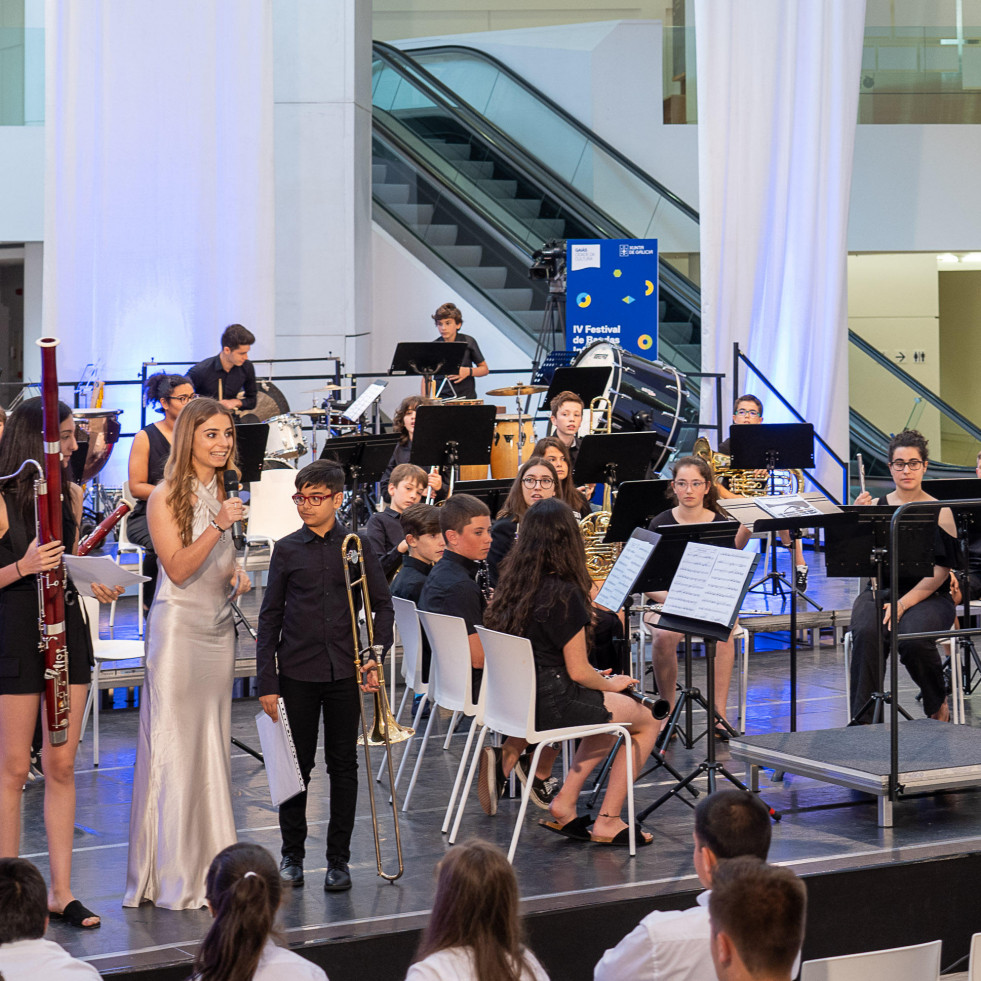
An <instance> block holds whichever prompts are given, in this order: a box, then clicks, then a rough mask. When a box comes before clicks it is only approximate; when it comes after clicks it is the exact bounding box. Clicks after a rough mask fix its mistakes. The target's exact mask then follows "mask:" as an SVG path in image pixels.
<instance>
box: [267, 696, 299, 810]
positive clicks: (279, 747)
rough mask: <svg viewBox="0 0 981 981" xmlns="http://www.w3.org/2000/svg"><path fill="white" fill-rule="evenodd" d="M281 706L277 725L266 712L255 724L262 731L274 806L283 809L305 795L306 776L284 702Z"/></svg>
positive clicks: (279, 706) (280, 701)
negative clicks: (284, 803)
mask: <svg viewBox="0 0 981 981" xmlns="http://www.w3.org/2000/svg"><path fill="white" fill-rule="evenodd" d="M277 707H278V709H279V720H278V721H277V722H273V720H272V719H270V718H269V716H268V715H266V713H265V712H260V713H259V714H258V715H257V716H256V717H255V724H256V727H257V728H258V730H259V744H260V746H261V747H262V757H263V762H264V763H265V767H266V777H267V778H268V780H269V795H270V796H271V797H272V802H273V804H274V805H275V806H276V807H279V805H280V804H282V803H283V801H287V800H289V799H290V798H291V797H295V796H296V795H297V794H301V793H303V774H302V773H301V772H300V763H299V760H297V758H296V747H295V746H294V745H293V733H292V732H291V731H290V723H289V719H288V718H287V717H286V705H285V704H284V703H283V700H282V699H279V701H278V702H277Z"/></svg>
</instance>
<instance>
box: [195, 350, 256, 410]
mask: <svg viewBox="0 0 981 981" xmlns="http://www.w3.org/2000/svg"><path fill="white" fill-rule="evenodd" d="M187 377H188V378H190V379H191V384H192V385H193V386H194V391H195V392H196V393H197V394H198V395H204V396H206V397H207V398H211V399H219V401H220V400H221V399H236V398H238V397H239V394H238V393H239V392H243V393H244V394H243V395H242V406H241V407H242V408H243V409H254V408H255V399H256V386H255V365H253V364H252V362H251V361H246V362H245V363H244V364H240V365H238V364H236V365H232V367H231V368H230V369H229V370H228V371H225V369H224V367H223V366H222V363H221V356H220V355H218V354H216V355H215V356H214V357H213V358H205V359H204V361H199V362H198V363H197V364H196V365H195V366H194V367H193V368H192V369H191V370H190V371H189V372H188V373H187ZM219 381H221V395H219V394H218V382H219Z"/></svg>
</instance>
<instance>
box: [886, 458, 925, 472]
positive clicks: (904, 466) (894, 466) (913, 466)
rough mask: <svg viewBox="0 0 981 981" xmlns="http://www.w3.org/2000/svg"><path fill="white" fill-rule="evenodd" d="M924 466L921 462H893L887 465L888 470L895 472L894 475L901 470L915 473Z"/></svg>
mask: <svg viewBox="0 0 981 981" xmlns="http://www.w3.org/2000/svg"><path fill="white" fill-rule="evenodd" d="M925 466H926V464H925V463H924V462H923V461H922V460H893V461H892V463H890V464H889V469H890V470H895V471H896V473H899V472H900V471H903V470H910V471H911V472H912V473H916V471H917V470H920V469H922V468H923V467H925Z"/></svg>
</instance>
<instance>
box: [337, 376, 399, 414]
mask: <svg viewBox="0 0 981 981" xmlns="http://www.w3.org/2000/svg"><path fill="white" fill-rule="evenodd" d="M387 387H388V382H385V381H382V380H381V379H380V378H379V379H378V380H377V381H373V382H372V383H371V384H370V385H369V386H368V387H367V388H366V389H365V390H364V391H363V392H362V393H361V394H360V395H359V396H358V397H357V398H356V399H355V400H354V401H353V402H352V403H351V404H350V405H349V406H348V407H347V408H346V409H345V410H344V411H343V412H342V413H341V417H342V418H344V419H348V420H350V421H351V422H357V421H358V420H359V419H360V418H361V417H362V416H363V415H364V414H365V410H366V409H367V408H368V406H369V405H371V403H372V402H374V401H375V399H376V398H378V396H379V395H381V393H382V392H384V391H385V389H386V388H387Z"/></svg>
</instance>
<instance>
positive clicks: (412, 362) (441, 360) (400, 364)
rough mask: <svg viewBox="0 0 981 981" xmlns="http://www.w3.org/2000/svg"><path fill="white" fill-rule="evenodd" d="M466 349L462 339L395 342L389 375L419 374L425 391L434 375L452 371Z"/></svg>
mask: <svg viewBox="0 0 981 981" xmlns="http://www.w3.org/2000/svg"><path fill="white" fill-rule="evenodd" d="M466 353H467V344H466V342H465V341H402V342H401V343H399V344H396V345H395V354H393V355H392V367H391V368H389V369H388V373H389V374H390V375H422V377H423V378H424V379H425V380H426V394H427V395H430V394H431V393H432V389H433V378H434V377H435V376H436V375H443V376H444V377H445V376H446V375H454V374H457V373H458V372H459V371H460V365H461V364H463V359H464V357H465V356H466Z"/></svg>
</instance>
